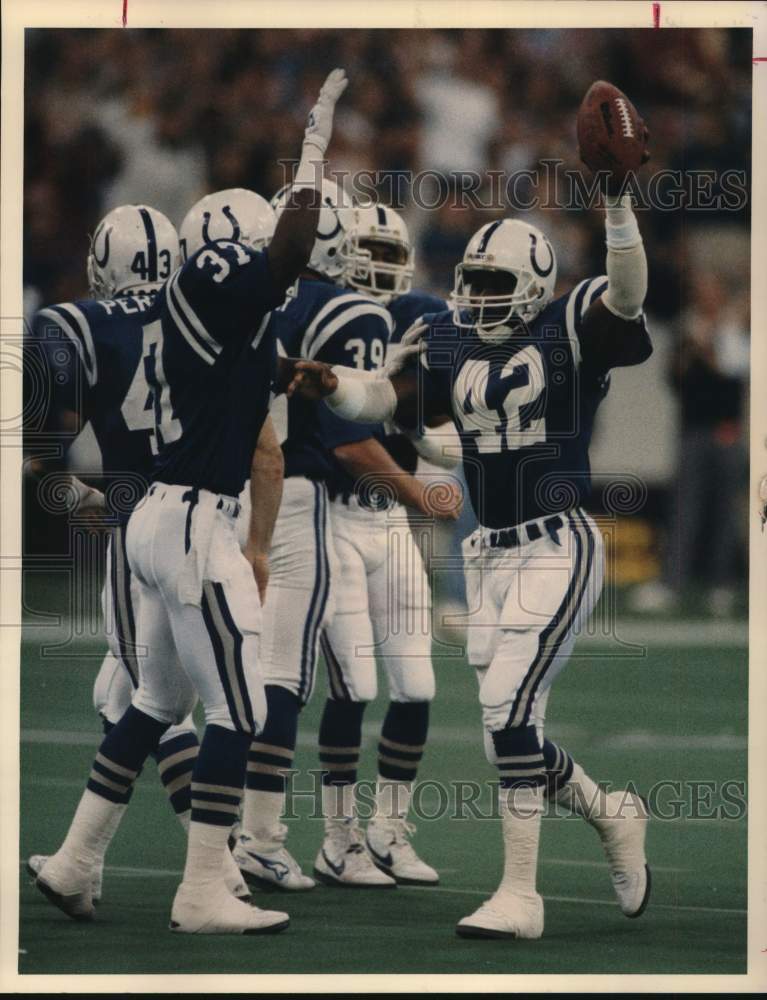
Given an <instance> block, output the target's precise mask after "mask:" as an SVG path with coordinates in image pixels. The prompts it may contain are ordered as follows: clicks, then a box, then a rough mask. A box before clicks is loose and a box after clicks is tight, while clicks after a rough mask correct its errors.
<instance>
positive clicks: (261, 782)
mask: <svg viewBox="0 0 767 1000" xmlns="http://www.w3.org/2000/svg"><path fill="white" fill-rule="evenodd" d="M245 787H246V788H247V789H248V791H251V792H284V791H285V789H286V788H287V780H286V778H285V777H284V776H283V775H279V774H265V773H264V772H262V771H250V770H249V771H248V774H247V778H246V779H245Z"/></svg>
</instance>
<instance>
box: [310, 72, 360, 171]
mask: <svg viewBox="0 0 767 1000" xmlns="http://www.w3.org/2000/svg"><path fill="white" fill-rule="evenodd" d="M348 83H349V81H348V80H347V78H346V71H345V70H342V69H334V70H333V71H332V72H331V73H329V74H328V76H327V79H326V80H325V82H324V83H323V85H322V88H321V90H320V96H319V97H318V98H317V103H316V104H315V105H314V107H313V108H312V110H311V111H310V112H309V120H308V122H307V125H306V131H305V132H304V142H310V143H312V145H314V146H317V148H318V149H319V150H320V152H322V153H324V152H325V150H326V149H327V148H328V143H329V142H330V136H331V135H332V132H333V112H334V111H335V108H336V101H337V100H338V98H339V97H340V96H341V94H343V92H344V91H345V90H346V87H347V85H348Z"/></svg>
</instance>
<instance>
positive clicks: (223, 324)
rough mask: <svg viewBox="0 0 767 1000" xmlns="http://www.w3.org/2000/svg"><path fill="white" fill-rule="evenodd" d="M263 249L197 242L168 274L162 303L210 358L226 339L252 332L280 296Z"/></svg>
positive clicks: (236, 340)
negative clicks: (199, 244) (189, 254)
mask: <svg viewBox="0 0 767 1000" xmlns="http://www.w3.org/2000/svg"><path fill="white" fill-rule="evenodd" d="M268 255H269V251H268V250H261V251H256V250H252V249H250V247H246V246H244V245H243V244H242V243H235V242H234V241H233V240H217V241H216V242H215V243H211V244H209V245H208V246H205V247H202V249H200V250H198V251H197V253H196V254H195V255H194V256H193V257H190V259H189V260H188V261H187V262H186V263H185V264H184V265H183V266H182V267H181V268H180V269H179V270H178V271H176V273H175V274H174V275H173V277H172V278H171V279H170V281H169V282H168V286H167V303H168V309H169V310H170V313H171V316H172V317H173V320H174V322H175V323H176V325H177V326H178V327H179V329H180V330H181V332H182V333H183V335H184V336H185V337H186V339H187V340H188V341H189V342H190V343H191V344H192V346H193V347H194V345H195V344H196V345H197V348H196V349H199V351H200V352H203V353H207V354H209V355H211V356H213V357H215V355H216V354H217V353H219V352H220V350H221V349H222V348H223V347H224V346H226V344H227V343H229V342H238V341H241V340H242V339H244V338H245V337H248V336H253V334H254V333H255V331H256V330H257V329H258V327H259V325H260V324H261V322H262V321H263V319H264V317H265V315H266V314H267V313H268V312H269V311H270V310H272V309H275V308H276V307H277V306H279V305H281V304H282V302H283V300H284V298H285V295H284V292H283V291H281V290H278V289H277V288H276V287H275V285H274V282H273V281H272V279H271V275H270V272H269V256H268Z"/></svg>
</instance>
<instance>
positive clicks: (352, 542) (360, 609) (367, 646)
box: [322, 497, 434, 702]
mask: <svg viewBox="0 0 767 1000" xmlns="http://www.w3.org/2000/svg"><path fill="white" fill-rule="evenodd" d="M330 521H331V525H332V528H333V539H334V542H335V548H336V555H337V557H338V563H339V566H340V570H339V573H338V579H337V581H336V585H335V615H334V617H333V620H332V621H331V622H330V624H329V625H328V626H327V628H326V629H325V632H324V634H323V637H322V649H323V653H324V654H325V660H326V662H327V667H328V678H329V685H330V697H331V698H333V699H336V700H348V701H358V702H368V701H372V700H373V699H374V698H375V696H376V692H377V680H376V657H378V659H379V660H380V661H381V663H382V665H383V667H384V669H385V671H386V676H387V678H388V682H389V695H390V698H391V700H392V701H401V702H416V701H431V699H432V698H433V697H434V671H433V669H432V663H431V608H430V596H429V583H428V580H427V577H426V572H425V570H424V565H423V559H422V558H421V553H420V551H419V549H418V545H417V544H416V540H415V537H414V536H413V533H412V531H411V530H410V525H409V523H408V517H407V511H406V509H405V508H404V507H403V506H401V505H399V504H397V505H395V506H394V507H392V508H391V509H389V510H383V511H374V510H370V509H369V508H367V507H363V506H361V505H360V504H359V502H358V501H357V499H356V498H355V497H351V498H350V500H349V503H344V502H343V501H342V500H341V498H337V499H335V500H333V501H332V502H331V504H330Z"/></svg>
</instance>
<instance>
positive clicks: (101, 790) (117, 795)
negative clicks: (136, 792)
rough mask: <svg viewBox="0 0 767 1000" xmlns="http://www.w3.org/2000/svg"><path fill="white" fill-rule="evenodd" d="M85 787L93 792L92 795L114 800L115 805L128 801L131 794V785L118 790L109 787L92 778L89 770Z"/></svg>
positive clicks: (110, 800)
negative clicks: (120, 790) (123, 789)
mask: <svg viewBox="0 0 767 1000" xmlns="http://www.w3.org/2000/svg"><path fill="white" fill-rule="evenodd" d="M85 787H86V788H87V789H88V791H89V792H93V793H94V795H100V796H101V798H102V799H107V800H108V801H109V802H114V803H116V804H117V805H122V804H124V803H126V802H130V797H131V795H132V794H133V785H131V786H130V787H129V788H127V789H126V790H125V791H122V792H118V791H116V790H115V789H114V788H110V787H109V786H108V785H105V784H103V782H102V781H100V780H97V779H96V778H94V776H93V772H91V775H90V777H89V778H88V781H87V783H86V785H85Z"/></svg>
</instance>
